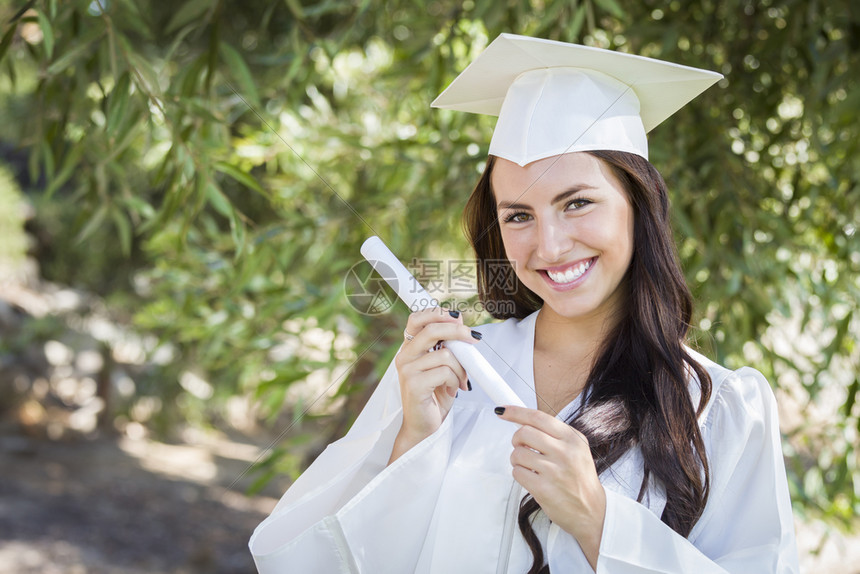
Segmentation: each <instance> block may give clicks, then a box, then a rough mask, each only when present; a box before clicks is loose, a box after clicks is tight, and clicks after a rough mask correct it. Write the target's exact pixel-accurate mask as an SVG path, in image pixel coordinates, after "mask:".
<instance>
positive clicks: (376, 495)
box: [249, 364, 454, 574]
mask: <svg viewBox="0 0 860 574" xmlns="http://www.w3.org/2000/svg"><path fill="white" fill-rule="evenodd" d="M453 418H454V417H453V416H452V413H449V416H448V417H446V419H445V421H444V422H443V424H442V426H441V427H440V428H439V429H438V430H437V431H436V432H435V433H434V434H433V435H431V436H430V437H428V438H427V439H425V440H424V441H422V442H421V443H420V444H419V445H417V446H415V447H414V448H412V449H411V450H410V451H409V452H407V453H405V454H404V455H403V456H401V457H400V458H398V459H397V460H396V461H395V462H394V463H392V464H391V465H389V466H386V465H387V463H388V459H389V457H390V455H391V449H392V447H393V444H394V439H395V436H396V434H397V432H398V430H399V428H400V421H401V420H402V408H401V403H400V389H399V385H398V382H397V372H396V370H395V369H394V366H393V364H392V365H391V366H390V367H389V368H388V370H387V371H386V374H385V375H384V376H383V378H382V380H381V381H380V383H379V385H378V387H377V389H376V390H375V391H374V394H373V395H372V396H371V398H370V400H369V401H368V403H367V406H366V407H365V408H364V410H363V411H362V412H361V414H360V415H359V417H358V419H356V422H355V423H354V424H353V426H352V428H351V429H350V431H349V432H348V433H347V434H346V436H344V437H343V438H342V439H340V440H338V441H336V442H334V443H332V444H331V445H329V446H328V448H326V450H325V451H323V453H322V454H321V455H320V456H319V457H318V458H317V459H316V460H315V461H314V463H313V464H312V465H311V466H310V467H309V468H308V469H307V470H306V471H305V472H304V473H303V474H302V475H301V476H300V477H299V479H298V480H296V482H295V483H294V484H293V485H292V487H291V488H290V489H289V490H287V492H286V493H285V494H284V496H283V498H282V499H281V500H280V502H279V503H278V505H277V506H276V507H275V510H274V511H273V512H272V514H271V515H270V516H269V517H268V518H266V519H265V520H264V521H263V522H262V523H260V525H259V526H258V527H257V528H256V530H255V531H254V534H253V535H252V537H251V540H250V541H249V548H250V550H251V554H252V556H253V557H254V562H255V564H256V566H257V570H258V572H259V573H260V574H282V573H286V572H326V573H329V572H331V573H348V572H377V573H388V572H390V573H398V572H411V571H413V570H414V562H415V561H416V560H417V557H418V556H419V554H420V551H421V547H422V545H423V542H424V539H425V538H426V536H427V530H428V528H429V525H430V521H431V519H432V515H433V510H434V504H435V500H436V498H437V495H438V492H436V491H438V490H439V488H440V487H441V484H442V478H443V476H442V475H443V473H444V469H445V468H446V467H447V464H448V457H449V455H450V450H451V441H452V439H451V433H452V430H451V429H452V424H453V423H452V419H453ZM419 494H420V495H419ZM380 557H385V563H384V564H382V563H378V562H379V560H380Z"/></svg>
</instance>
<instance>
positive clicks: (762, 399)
mask: <svg viewBox="0 0 860 574" xmlns="http://www.w3.org/2000/svg"><path fill="white" fill-rule="evenodd" d="M482 59H483V60H482ZM643 68H644V71H643ZM499 70H501V72H499V73H497V71H499ZM499 76H501V77H499ZM631 76H633V78H632V79H631ZM707 76H708V73H706V72H701V71H698V70H692V69H688V68H681V67H678V66H674V65H671V64H666V63H664V62H655V61H653V60H645V59H640V58H636V57H632V56H628V55H620V54H614V53H611V52H608V53H607V52H604V51H600V50H593V49H587V48H583V47H580V46H572V45H568V44H560V43H557V42H547V41H542V40H535V39H531V38H522V37H516V36H509V35H503V36H502V37H500V38H499V39H498V40H497V41H496V42H494V43H493V44H492V45H491V46H490V47H489V48H488V49H487V51H486V52H485V53H484V54H482V56H481V57H480V58H479V59H478V60H476V61H475V62H473V64H472V65H471V66H470V67H469V68H468V69H467V70H466V71H465V72H464V73H463V74H462V75H461V76H460V77H459V78H458V79H457V80H456V81H455V82H454V84H452V86H451V87H449V89H448V90H446V93H445V94H443V96H442V97H441V98H440V99H442V100H443V101H442V103H443V104H444V105H448V104H449V103H450V102H451V101H452V100H459V101H455V103H454V104H452V105H450V107H454V108H456V109H466V110H467V111H486V108H487V106H488V104H487V102H489V101H492V100H498V101H496V102H495V103H493V104H491V105H489V107H490V108H491V109H490V111H493V109H494V108H493V107H494V106H495V109H497V108H499V107H500V110H497V111H499V122H498V124H497V126H496V130H495V132H494V135H493V142H492V143H491V146H490V154H491V157H490V159H489V160H488V162H487V166H486V169H485V171H484V174H483V176H482V177H481V179H480V181H479V183H478V185H477V187H476V188H475V191H474V192H473V194H472V196H471V198H470V199H469V201H468V204H467V208H466V230H467V235H468V236H469V239H470V241H471V243H472V245H473V247H474V249H475V252H476V255H477V258H478V260H479V262H486V261H498V260H506V261H508V262H509V263H510V266H511V269H512V271H513V273H512V276H513V277H515V283H514V285H499V284H497V282H495V281H494V280H492V279H491V278H490V277H489V276H488V275H487V274H486V273H484V274H482V275H479V294H480V296H481V298H482V300H483V301H485V302H489V301H495V302H498V301H509V302H512V303H513V304H514V305H513V308H514V309H515V312H514V313H513V315H512V316H510V317H504V316H500V317H497V318H499V319H505V321H503V322H501V323H495V324H492V325H485V326H483V327H480V328H478V329H477V331H474V330H472V329H470V328H469V327H467V326H465V325H464V324H463V321H462V317H460V316H459V315H458V314H457V313H456V312H448V311H445V310H443V309H433V310H427V311H423V312H418V313H413V314H412V315H411V316H410V317H409V320H408V322H407V324H406V328H405V331H404V337H405V341H404V344H403V346H402V348H401V350H400V352H399V353H398V355H397V357H396V359H395V361H394V364H393V365H392V366H391V367H389V370H388V372H387V373H386V375H385V376H384V377H383V380H382V381H381V382H380V385H379V388H378V389H377V391H376V393H375V394H374V396H373V398H372V399H371V400H370V402H369V403H368V406H367V407H366V408H365V410H364V411H363V412H362V413H361V415H360V416H359V418H358V420H357V421H356V423H355V425H354V426H353V428H352V429H351V430H350V432H349V433H348V434H347V436H346V437H344V439H342V440H341V441H338V442H337V443H334V444H333V445H331V446H330V447H329V448H328V449H327V450H326V452H325V453H323V455H321V456H320V458H319V459H318V460H317V461H316V462H315V463H314V464H313V465H312V466H311V467H310V468H309V469H308V471H307V472H306V473H305V474H304V475H302V477H301V478H300V479H299V480H298V481H297V482H296V484H295V485H294V486H293V487H292V488H291V489H290V490H289V491H288V492H287V493H286V494H285V495H284V498H283V499H282V500H281V502H280V503H279V505H278V507H277V508H276V509H275V511H274V512H273V513H272V516H271V517H269V518H268V519H267V520H266V521H265V522H264V523H263V524H261V525H260V527H259V528H258V529H257V531H256V532H255V535H254V537H253V538H252V540H251V550H252V552H253V553H254V557H255V560H256V562H257V566H258V569H259V570H260V572H261V573H262V574H269V573H274V572H368V573H370V572H372V573H380V572H392V573H404V572H428V573H429V572H439V573H448V572H463V573H466V572H468V573H476V572H489V573H496V572H511V573H513V572H516V573H524V572H529V573H530V574H534V573H538V572H554V573H562V572H592V571H596V572H607V573H610V572H619V573H621V572H623V573H642V574H644V573H649V572H671V573H678V574H680V573H691V572H696V573H699V572H738V573H740V572H744V573H746V572H756V573H760V572H762V573H763V572H778V573H788V572H797V556H796V549H795V545H794V534H793V522H792V516H791V506H790V501H789V497H788V489H787V484H786V478H785V470H784V466H783V461H782V454H781V449H780V442H779V427H778V423H777V413H776V407H775V402H774V399H773V394H772V392H771V391H770V387H769V386H768V384H767V382H766V381H765V380H764V379H763V377H762V376H761V375H760V374H759V373H757V372H756V371H753V370H751V369H741V370H739V371H735V372H732V371H728V370H726V369H724V368H722V367H720V366H718V365H716V364H714V363H713V362H711V361H709V360H708V359H706V358H704V357H702V356H701V355H699V354H697V353H696V352H694V351H693V350H691V349H689V348H688V347H686V346H685V345H684V339H685V336H686V333H687V327H688V324H689V320H690V317H691V312H692V311H691V309H692V305H691V297H690V293H689V290H688V289H687V287H686V285H685V283H684V278H683V274H682V272H681V269H680V266H679V263H678V259H677V256H676V253H675V249H674V245H673V242H672V235H671V229H670V226H669V204H668V197H667V193H666V189H665V184H664V182H663V180H662V178H661V177H660V175H659V173H658V172H657V171H656V170H655V169H654V168H653V167H652V166H651V164H650V163H648V161H647V144H646V143H645V137H644V134H645V131H647V129H650V127H653V125H650V126H649V124H653V123H654V122H655V121H656V122H657V123H659V121H662V119H664V118H665V117H666V116H667V115H669V114H670V113H671V112H672V111H673V110H670V111H669V112H668V114H667V113H666V110H665V109H663V110H661V111H657V112H655V107H657V108H659V107H660V106H664V107H665V106H666V104H665V100H666V99H673V98H674V100H675V101H674V102H671V103H670V104H668V105H669V106H670V107H671V106H674V108H673V109H676V108H677V107H680V105H683V104H684V103H686V101H688V100H689V99H690V98H692V97H694V96H695V93H698V92H697V91H696V90H698V91H701V89H704V87H706V85H709V83H710V82H713V81H714V78H713V75H711V77H707ZM637 78H638V79H637ZM643 78H644V79H643ZM667 78H668V79H667ZM646 80H650V82H651V83H656V84H658V86H657V87H653V86H652V87H646V88H644V89H643V88H641V87H640V86H641V84H644V83H646ZM696 81H699V82H700V84H699V86H698V87H697V88H696V90H693V91H694V92H695V93H692V95H691V91H690V90H689V89H687V88H689V84H690V83H691V82H696ZM702 84H705V85H704V87H703V85H702ZM685 89H687V91H686V92H684V90H685ZM499 91H501V96H499V95H498V92H499ZM681 92H684V93H681ZM446 97H447V100H446V99H445V98H446ZM464 102H465V103H464ZM655 102H656V103H655ZM661 115H662V117H660V116H661ZM479 269H481V270H483V271H486V270H485V269H483V267H482V266H480V265H479ZM499 307H500V308H502V307H503V306H499ZM449 340H461V341H468V342H471V343H474V344H476V345H477V346H478V348H479V349H480V351H481V352H482V353H483V354H484V356H485V357H486V358H487V359H488V361H490V363H491V364H493V366H494V367H495V368H496V369H497V370H498V371H499V372H500V374H502V376H503V378H504V379H505V380H506V382H508V383H509V384H510V386H511V388H512V389H513V390H514V392H516V393H517V394H518V395H519V396H520V398H521V399H522V400H523V401H524V402H525V404H526V405H527V406H528V408H522V407H515V406H506V405H493V404H492V403H491V402H490V400H489V398H488V397H487V396H486V395H485V394H484V393H483V391H482V390H481V389H479V388H478V387H477V386H476V387H475V388H472V385H471V383H470V381H469V380H468V374H467V373H466V372H465V371H464V370H463V368H462V367H461V366H460V364H459V363H458V362H457V360H456V359H455V358H454V356H453V355H452V354H451V353H450V352H449V351H448V350H447V349H444V348H442V349H440V350H434V349H437V348H438V345H437V342H438V341H449ZM458 391H459V392H458Z"/></svg>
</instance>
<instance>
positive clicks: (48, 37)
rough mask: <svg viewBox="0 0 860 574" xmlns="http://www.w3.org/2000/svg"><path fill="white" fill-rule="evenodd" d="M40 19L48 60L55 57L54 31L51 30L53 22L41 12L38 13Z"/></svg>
mask: <svg viewBox="0 0 860 574" xmlns="http://www.w3.org/2000/svg"><path fill="white" fill-rule="evenodd" d="M37 15H38V18H39V27H40V28H41V29H42V42H44V44H45V54H46V55H47V56H48V60H50V59H51V58H53V57H54V30H53V28H51V22H50V21H49V20H48V17H47V16H46V15H45V13H44V12H42V11H41V10H39V12H38V13H37Z"/></svg>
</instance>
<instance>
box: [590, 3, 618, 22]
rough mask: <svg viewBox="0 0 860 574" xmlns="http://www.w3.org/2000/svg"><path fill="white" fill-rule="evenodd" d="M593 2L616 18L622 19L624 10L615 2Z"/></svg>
mask: <svg viewBox="0 0 860 574" xmlns="http://www.w3.org/2000/svg"><path fill="white" fill-rule="evenodd" d="M594 2H595V4H597V5H598V6H600V7H601V8H602V9H604V10H606V11H607V12H609V13H610V14H612V15H613V16H615V17H616V18H624V10H622V9H621V6H619V5H618V2H616V1H615V0H594Z"/></svg>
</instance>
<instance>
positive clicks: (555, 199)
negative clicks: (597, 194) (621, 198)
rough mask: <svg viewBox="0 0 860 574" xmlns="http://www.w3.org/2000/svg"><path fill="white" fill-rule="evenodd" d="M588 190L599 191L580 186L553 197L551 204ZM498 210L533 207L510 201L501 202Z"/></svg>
mask: <svg viewBox="0 0 860 574" xmlns="http://www.w3.org/2000/svg"><path fill="white" fill-rule="evenodd" d="M586 189H597V188H596V187H594V186H593V185H578V186H576V187H572V188H570V189H568V190H567V191H562V192H561V193H559V194H558V195H556V196H555V197H553V198H552V201H551V202H550V203H559V202H560V201H564V200H565V199H567V198H568V197H570V196H571V195H573V194H575V193H578V192H580V191H583V190H586ZM496 209H497V210H502V209H531V206H530V205H526V204H525V203H511V202H508V201H500V202H499V203H498V204H497V205H496Z"/></svg>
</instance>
